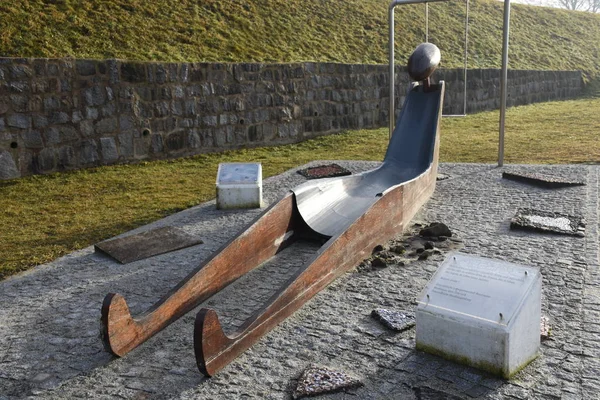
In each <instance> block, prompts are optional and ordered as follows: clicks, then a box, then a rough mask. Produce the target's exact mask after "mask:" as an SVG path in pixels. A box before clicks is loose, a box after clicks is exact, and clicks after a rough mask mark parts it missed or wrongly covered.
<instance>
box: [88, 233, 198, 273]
mask: <svg viewBox="0 0 600 400" xmlns="http://www.w3.org/2000/svg"><path fill="white" fill-rule="evenodd" d="M201 243H204V242H203V241H202V240H201V239H199V238H197V237H195V236H192V235H190V234H188V233H186V232H185V231H183V230H182V229H180V228H175V227H172V226H167V227H163V228H157V229H153V230H150V231H147V232H143V233H139V234H137V235H131V236H126V237H124V238H117V239H111V240H106V241H104V242H100V243H98V244H96V245H94V250H95V251H97V252H102V253H104V254H107V255H109V256H111V257H112V258H114V259H115V260H117V261H118V262H120V263H121V264H127V263H130V262H133V261H137V260H142V259H144V258H148V257H153V256H156V255H159V254H164V253H169V252H171V251H175V250H179V249H183V248H186V247H190V246H195V245H197V244H201Z"/></svg>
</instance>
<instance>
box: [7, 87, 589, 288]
mask: <svg viewBox="0 0 600 400" xmlns="http://www.w3.org/2000/svg"><path fill="white" fill-rule="evenodd" d="M598 110H600V98H587V99H579V100H572V101H564V102H553V103H541V104H535V105H530V106H523V107H515V108H510V109H509V110H508V113H507V123H506V153H505V154H506V158H505V161H506V162H507V163H584V162H594V163H597V162H600V141H598V132H600V113H598ZM498 118H499V114H498V112H497V111H493V112H484V113H480V114H475V115H470V116H467V117H465V118H448V119H444V120H443V121H442V128H441V129H442V134H441V147H440V149H441V156H440V158H441V161H443V162H488V163H493V162H496V160H497V143H498ZM387 138H388V133H387V130H386V129H377V130H362V131H353V132H345V133H342V134H337V135H331V136H323V137H319V138H317V139H313V140H309V141H306V142H303V143H298V144H293V145H286V146H279V147H269V148H257V149H245V150H237V151H229V152H225V153H221V154H207V155H200V156H195V157H191V158H185V159H179V160H170V161H155V162H144V163H141V164H135V165H133V164H132V165H118V166H107V167H101V168H95V169H88V170H81V171H74V172H69V173H61V174H54V175H49V176H39V175H38V176H30V177H26V178H22V179H19V180H13V181H3V182H0V209H2V210H3V213H0V260H2V261H0V279H3V278H6V277H7V276H9V275H12V274H14V273H17V272H19V271H23V270H26V269H28V268H30V267H32V266H34V265H36V264H40V263H44V262H48V261H51V260H53V259H55V258H56V257H58V256H61V255H64V254H67V253H69V252H71V251H73V250H76V249H80V248H83V247H86V246H88V245H90V244H93V243H96V242H98V241H100V240H103V239H106V238H109V237H112V236H114V235H116V234H119V233H122V232H125V231H127V230H129V229H132V228H134V227H137V226H140V225H143V224H146V223H148V222H151V221H154V220H156V219H158V218H161V217H164V216H166V215H169V214H172V213H174V212H176V211H179V210H182V209H185V208H188V207H191V206H193V205H196V204H199V203H201V202H204V201H206V200H209V199H211V198H213V197H214V193H215V187H214V179H215V175H216V171H217V166H218V163H220V162H231V161H260V162H261V163H262V165H263V171H264V172H263V174H264V175H265V177H266V176H271V175H274V174H278V173H281V172H283V171H285V170H287V169H289V168H291V167H294V166H297V165H301V164H304V163H306V162H309V161H312V160H319V159H331V158H336V159H346V160H350V159H354V160H381V159H382V158H383V155H384V152H385V149H386V146H387Z"/></svg>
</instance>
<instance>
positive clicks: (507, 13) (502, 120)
mask: <svg viewBox="0 0 600 400" xmlns="http://www.w3.org/2000/svg"><path fill="white" fill-rule="evenodd" d="M509 27H510V0H504V28H503V35H502V36H503V38H502V76H501V80H500V132H499V138H498V166H499V167H501V166H503V165H504V123H505V121H506V92H507V80H508V33H509Z"/></svg>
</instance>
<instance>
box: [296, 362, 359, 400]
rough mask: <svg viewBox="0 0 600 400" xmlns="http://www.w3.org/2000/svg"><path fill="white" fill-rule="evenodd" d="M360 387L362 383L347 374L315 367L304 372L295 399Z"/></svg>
mask: <svg viewBox="0 0 600 400" xmlns="http://www.w3.org/2000/svg"><path fill="white" fill-rule="evenodd" d="M359 386H362V382H361V381H359V380H358V379H356V378H353V377H351V376H350V375H348V374H346V373H345V372H342V371H334V370H332V369H329V368H325V367H317V366H314V365H313V366H310V367H308V368H307V369H305V370H304V372H302V376H300V379H298V386H297V387H296V390H295V391H294V394H293V398H294V399H299V398H302V397H309V396H316V395H318V394H321V393H333V392H338V391H341V390H344V389H350V388H355V387H359Z"/></svg>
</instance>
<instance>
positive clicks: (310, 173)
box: [298, 164, 352, 179]
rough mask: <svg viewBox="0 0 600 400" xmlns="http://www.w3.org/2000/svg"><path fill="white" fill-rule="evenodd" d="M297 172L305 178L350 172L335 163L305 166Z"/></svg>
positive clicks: (334, 175) (344, 174)
mask: <svg viewBox="0 0 600 400" xmlns="http://www.w3.org/2000/svg"><path fill="white" fill-rule="evenodd" d="M298 173H299V174H300V175H302V176H303V177H305V178H306V179H320V178H333V177H336V176H346V175H351V174H352V173H351V172H350V171H348V170H347V169H346V168H344V167H340V166H339V165H337V164H327V165H319V166H316V167H310V168H305V169H301V170H299V171H298Z"/></svg>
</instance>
